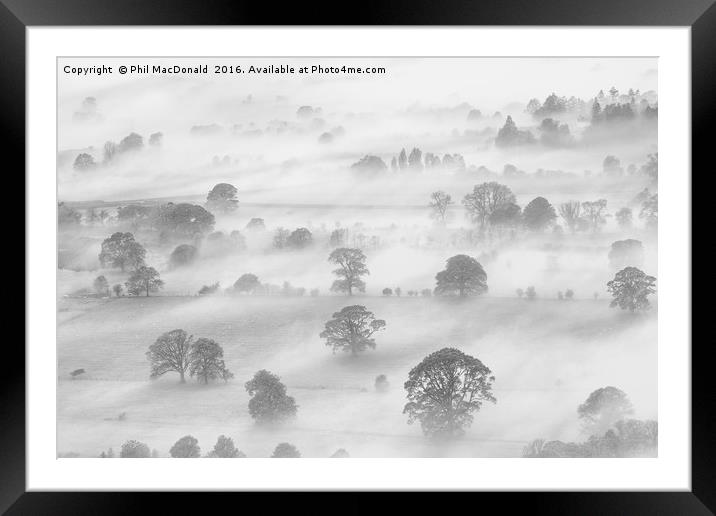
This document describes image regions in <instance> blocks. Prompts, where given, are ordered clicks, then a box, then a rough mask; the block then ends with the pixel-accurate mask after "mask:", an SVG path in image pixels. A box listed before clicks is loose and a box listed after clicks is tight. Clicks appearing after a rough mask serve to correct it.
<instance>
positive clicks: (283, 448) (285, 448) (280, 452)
mask: <svg viewBox="0 0 716 516" xmlns="http://www.w3.org/2000/svg"><path fill="white" fill-rule="evenodd" d="M300 457H301V452H299V451H298V448H296V447H295V446H294V445H293V444H291V443H279V444H278V445H277V446H276V449H274V451H273V453H272V454H271V458H272V459H298V458H300Z"/></svg>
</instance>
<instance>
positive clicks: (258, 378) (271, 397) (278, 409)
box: [245, 369, 298, 424]
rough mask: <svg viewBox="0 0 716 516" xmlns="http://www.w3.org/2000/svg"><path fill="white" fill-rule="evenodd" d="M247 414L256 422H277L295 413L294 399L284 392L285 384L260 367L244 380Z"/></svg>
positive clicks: (291, 416)
mask: <svg viewBox="0 0 716 516" xmlns="http://www.w3.org/2000/svg"><path fill="white" fill-rule="evenodd" d="M245 387H246V392H248V393H249V396H251V400H249V414H251V417H252V418H254V419H255V420H256V422H257V423H269V424H271V423H279V422H282V421H285V420H287V419H290V418H293V417H295V415H296V411H297V409H298V406H297V405H296V400H294V399H293V398H292V397H291V396H288V395H287V394H286V386H285V385H284V384H283V383H281V379H280V378H279V377H278V376H276V375H275V374H273V373H270V372H269V371H266V370H265V369H262V370H260V371H258V372H257V373H256V374H255V375H254V377H253V378H252V379H251V380H249V381H248V382H246V385H245Z"/></svg>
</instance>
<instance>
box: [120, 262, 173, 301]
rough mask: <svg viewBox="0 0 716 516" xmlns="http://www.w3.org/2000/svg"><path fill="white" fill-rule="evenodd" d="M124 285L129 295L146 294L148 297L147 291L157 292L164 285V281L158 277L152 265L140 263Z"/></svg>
mask: <svg viewBox="0 0 716 516" xmlns="http://www.w3.org/2000/svg"><path fill="white" fill-rule="evenodd" d="M125 285H126V286H127V292H129V293H130V294H131V295H133V296H139V295H141V294H146V296H147V297H149V293H150V292H158V291H159V289H160V288H162V287H163V286H164V282H163V281H162V280H160V279H159V273H158V272H157V270H156V269H155V268H154V267H147V266H145V265H142V266H141V267H139V268H138V269H137V270H135V271H134V272H133V273H132V275H131V276H130V277H129V279H128V280H127V282H126V283H125Z"/></svg>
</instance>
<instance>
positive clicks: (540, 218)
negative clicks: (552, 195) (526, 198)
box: [522, 197, 557, 231]
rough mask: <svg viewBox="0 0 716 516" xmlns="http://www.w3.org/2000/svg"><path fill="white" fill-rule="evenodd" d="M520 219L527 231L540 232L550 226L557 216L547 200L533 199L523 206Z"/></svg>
mask: <svg viewBox="0 0 716 516" xmlns="http://www.w3.org/2000/svg"><path fill="white" fill-rule="evenodd" d="M522 218H523V220H524V223H525V226H526V227H527V229H531V230H532V231H542V230H544V229H545V228H546V227H548V226H549V225H550V224H552V222H553V221H554V219H556V218H557V214H556V213H555V211H554V207H553V206H552V205H551V204H550V203H549V201H548V200H547V199H545V198H544V197H535V198H534V199H532V200H531V201H530V203H529V204H528V205H527V206H525V209H524V210H523V211H522Z"/></svg>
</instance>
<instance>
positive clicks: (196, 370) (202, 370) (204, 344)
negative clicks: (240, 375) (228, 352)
mask: <svg viewBox="0 0 716 516" xmlns="http://www.w3.org/2000/svg"><path fill="white" fill-rule="evenodd" d="M189 364H190V365H189V374H190V375H191V376H196V378H197V380H199V381H200V382H203V383H204V384H207V383H209V380H216V379H222V380H224V381H225V382H226V381H229V380H230V379H231V378H233V377H234V374H233V373H232V372H230V371H229V370H228V369H227V368H226V365H225V364H224V350H223V348H222V347H221V346H220V345H219V344H218V343H217V342H216V341H215V340H212V339H207V338H203V337H202V338H200V339H197V340H195V341H194V342H193V343H192V345H191V349H190V351H189Z"/></svg>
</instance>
